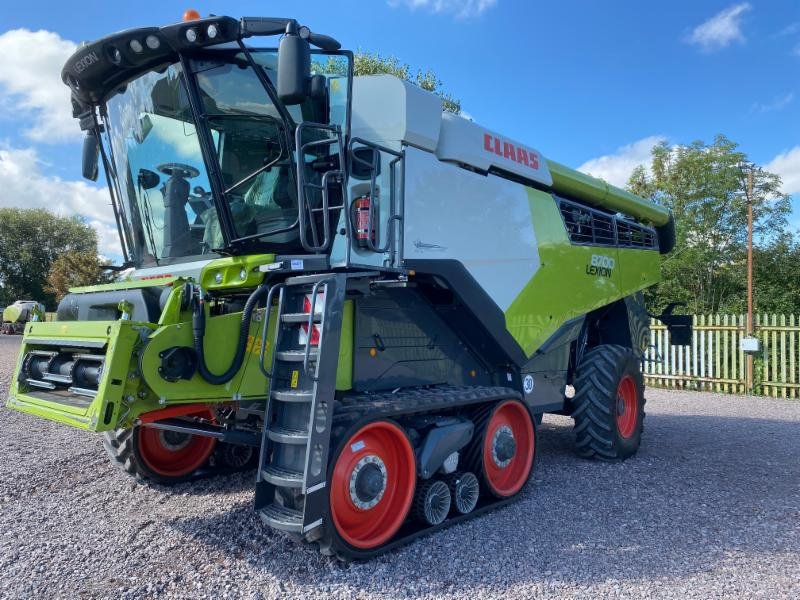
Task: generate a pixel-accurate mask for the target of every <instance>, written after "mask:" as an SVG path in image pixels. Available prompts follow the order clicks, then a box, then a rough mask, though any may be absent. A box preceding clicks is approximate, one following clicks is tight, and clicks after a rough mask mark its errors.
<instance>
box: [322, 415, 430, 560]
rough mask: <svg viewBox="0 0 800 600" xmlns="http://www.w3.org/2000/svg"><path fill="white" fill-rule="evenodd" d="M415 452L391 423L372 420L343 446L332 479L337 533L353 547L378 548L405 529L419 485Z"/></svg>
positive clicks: (332, 513)
mask: <svg viewBox="0 0 800 600" xmlns="http://www.w3.org/2000/svg"><path fill="white" fill-rule="evenodd" d="M416 468H417V467H416V461H415V459H414V450H413V448H412V447H411V443H410V442H409V441H408V437H406V434H405V432H404V431H403V430H402V429H401V428H400V427H399V426H397V425H395V424H394V423H392V422H390V421H375V422H373V423H369V424H367V425H365V426H364V427H362V428H361V429H359V430H358V431H357V432H356V433H355V434H353V435H352V436H351V437H350V439H348V440H347V443H346V444H345V445H344V447H343V448H342V451H341V452H340V454H339V457H338V458H337V459H336V465H335V466H334V469H333V477H332V478H331V490H330V505H331V516H332V517H333V523H334V525H335V526H336V531H337V532H338V533H339V535H340V536H341V537H342V539H343V540H344V541H346V542H347V543H348V544H350V545H351V546H354V547H356V548H375V547H377V546H380V545H381V544H384V543H386V542H387V541H388V540H389V539H390V538H391V537H392V536H393V535H394V534H395V533H396V532H397V530H398V529H400V526H401V525H402V524H403V521H404V520H405V518H406V515H407V514H408V511H409V509H410V508H411V502H412V500H413V498H414V487H415V485H416Z"/></svg>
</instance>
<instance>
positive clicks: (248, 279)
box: [200, 254, 275, 291]
mask: <svg viewBox="0 0 800 600" xmlns="http://www.w3.org/2000/svg"><path fill="white" fill-rule="evenodd" d="M274 261H275V255H274V254H251V255H247V256H228V257H225V258H219V259H217V260H212V261H211V262H210V263H208V264H207V265H206V266H205V267H203V270H202V272H201V274H200V286H201V287H202V288H203V289H204V290H207V291H216V290H230V289H231V288H251V287H255V286H257V285H258V284H259V283H261V282H262V281H263V280H264V274H263V273H262V272H261V271H259V270H258V267H260V266H261V265H267V264H270V263H272V262H274ZM242 274H244V275H245V277H242Z"/></svg>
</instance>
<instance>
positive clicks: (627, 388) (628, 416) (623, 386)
mask: <svg viewBox="0 0 800 600" xmlns="http://www.w3.org/2000/svg"><path fill="white" fill-rule="evenodd" d="M638 416H639V402H638V398H637V393H636V382H635V381H634V380H633V377H631V376H630V375H625V376H624V377H623V378H622V379H620V382H619V386H617V430H618V431H619V434H620V435H621V436H622V437H624V438H626V439H627V438H630V437H632V436H633V434H634V432H635V431H636V421H637V419H638Z"/></svg>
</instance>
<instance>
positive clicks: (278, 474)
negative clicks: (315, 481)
mask: <svg viewBox="0 0 800 600" xmlns="http://www.w3.org/2000/svg"><path fill="white" fill-rule="evenodd" d="M261 476H262V477H263V478H264V479H265V480H266V481H268V482H270V483H271V484H273V485H279V486H281V487H300V486H302V485H303V474H302V473H298V472H297V471H290V470H289V469H282V468H281V467H276V466H274V465H269V466H267V467H264V468H263V469H261Z"/></svg>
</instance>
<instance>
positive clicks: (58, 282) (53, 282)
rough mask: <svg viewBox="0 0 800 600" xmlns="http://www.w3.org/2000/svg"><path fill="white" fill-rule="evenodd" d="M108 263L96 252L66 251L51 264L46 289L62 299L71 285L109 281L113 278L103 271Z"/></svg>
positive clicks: (57, 298) (77, 285)
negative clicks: (102, 260)
mask: <svg viewBox="0 0 800 600" xmlns="http://www.w3.org/2000/svg"><path fill="white" fill-rule="evenodd" d="M106 264H108V263H107V262H105V261H104V262H101V261H100V259H99V258H98V256H97V253H96V252H81V251H77V250H70V251H69V252H64V253H63V254H62V255H60V256H59V257H58V258H56V259H55V260H54V261H53V263H52V264H51V265H50V272H49V273H48V274H47V280H46V283H45V286H44V291H45V292H47V293H48V294H52V295H53V296H55V299H56V300H61V298H63V297H64V296H66V295H67V292H68V291H69V288H71V287H79V286H83V285H93V284H96V283H108V282H109V281H111V278H110V277H109V276H108V275H107V274H106V273H104V272H103V271H101V269H102V267H103V266H105V265H106Z"/></svg>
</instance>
